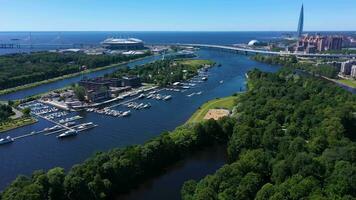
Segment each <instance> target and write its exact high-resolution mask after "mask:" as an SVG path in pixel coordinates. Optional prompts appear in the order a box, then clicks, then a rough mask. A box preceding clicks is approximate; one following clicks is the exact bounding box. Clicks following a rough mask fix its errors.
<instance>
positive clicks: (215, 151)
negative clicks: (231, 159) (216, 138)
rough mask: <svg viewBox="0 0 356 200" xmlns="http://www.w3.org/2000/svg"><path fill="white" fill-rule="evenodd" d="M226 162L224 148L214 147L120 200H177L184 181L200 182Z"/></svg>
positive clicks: (174, 166) (191, 157) (183, 161)
mask: <svg viewBox="0 0 356 200" xmlns="http://www.w3.org/2000/svg"><path fill="white" fill-rule="evenodd" d="M226 161H227V154H226V146H214V147H211V148H206V149H203V150H201V151H199V152H196V153H194V154H193V155H190V156H189V158H186V159H184V160H182V161H180V162H178V163H177V164H175V165H173V166H171V167H169V168H168V169H166V170H165V171H164V173H162V174H161V175H159V176H156V177H154V178H152V179H150V180H148V181H146V182H145V183H143V184H142V185H140V186H139V187H138V188H136V189H134V190H132V191H130V193H128V194H124V195H120V196H118V197H117V199H120V200H141V199H142V200H145V199H169V200H179V199H181V198H180V196H181V195H180V191H181V188H182V185H183V183H184V182H185V181H187V180H190V179H194V180H197V181H198V180H200V179H202V178H204V177H205V176H206V175H207V174H212V173H214V172H215V171H216V170H217V169H219V168H220V167H221V166H223V165H224V164H225V163H226Z"/></svg>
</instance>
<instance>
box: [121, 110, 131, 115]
mask: <svg viewBox="0 0 356 200" xmlns="http://www.w3.org/2000/svg"><path fill="white" fill-rule="evenodd" d="M130 114H131V111H130V110H128V111H125V112H123V113H122V116H123V117H127V116H129V115H130Z"/></svg>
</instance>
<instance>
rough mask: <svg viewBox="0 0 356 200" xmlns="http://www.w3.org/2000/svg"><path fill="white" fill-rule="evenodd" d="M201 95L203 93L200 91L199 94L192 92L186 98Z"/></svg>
mask: <svg viewBox="0 0 356 200" xmlns="http://www.w3.org/2000/svg"><path fill="white" fill-rule="evenodd" d="M202 93H203V92H202V91H200V92H193V93H191V94H188V95H187V97H192V96H194V95H201V94H202Z"/></svg>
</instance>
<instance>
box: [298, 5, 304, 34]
mask: <svg viewBox="0 0 356 200" xmlns="http://www.w3.org/2000/svg"><path fill="white" fill-rule="evenodd" d="M303 26H304V5H302V8H301V10H300V15H299V23H298V30H297V35H298V37H300V36H302V34H303Z"/></svg>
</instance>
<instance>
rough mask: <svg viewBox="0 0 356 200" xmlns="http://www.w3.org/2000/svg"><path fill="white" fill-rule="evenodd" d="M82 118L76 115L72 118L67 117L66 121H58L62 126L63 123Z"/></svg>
mask: <svg viewBox="0 0 356 200" xmlns="http://www.w3.org/2000/svg"><path fill="white" fill-rule="evenodd" d="M82 118H83V117H81V116H79V115H76V116H74V117H68V118H66V119H61V120H59V123H61V124H64V123H67V122H71V121H75V120H78V119H82Z"/></svg>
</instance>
